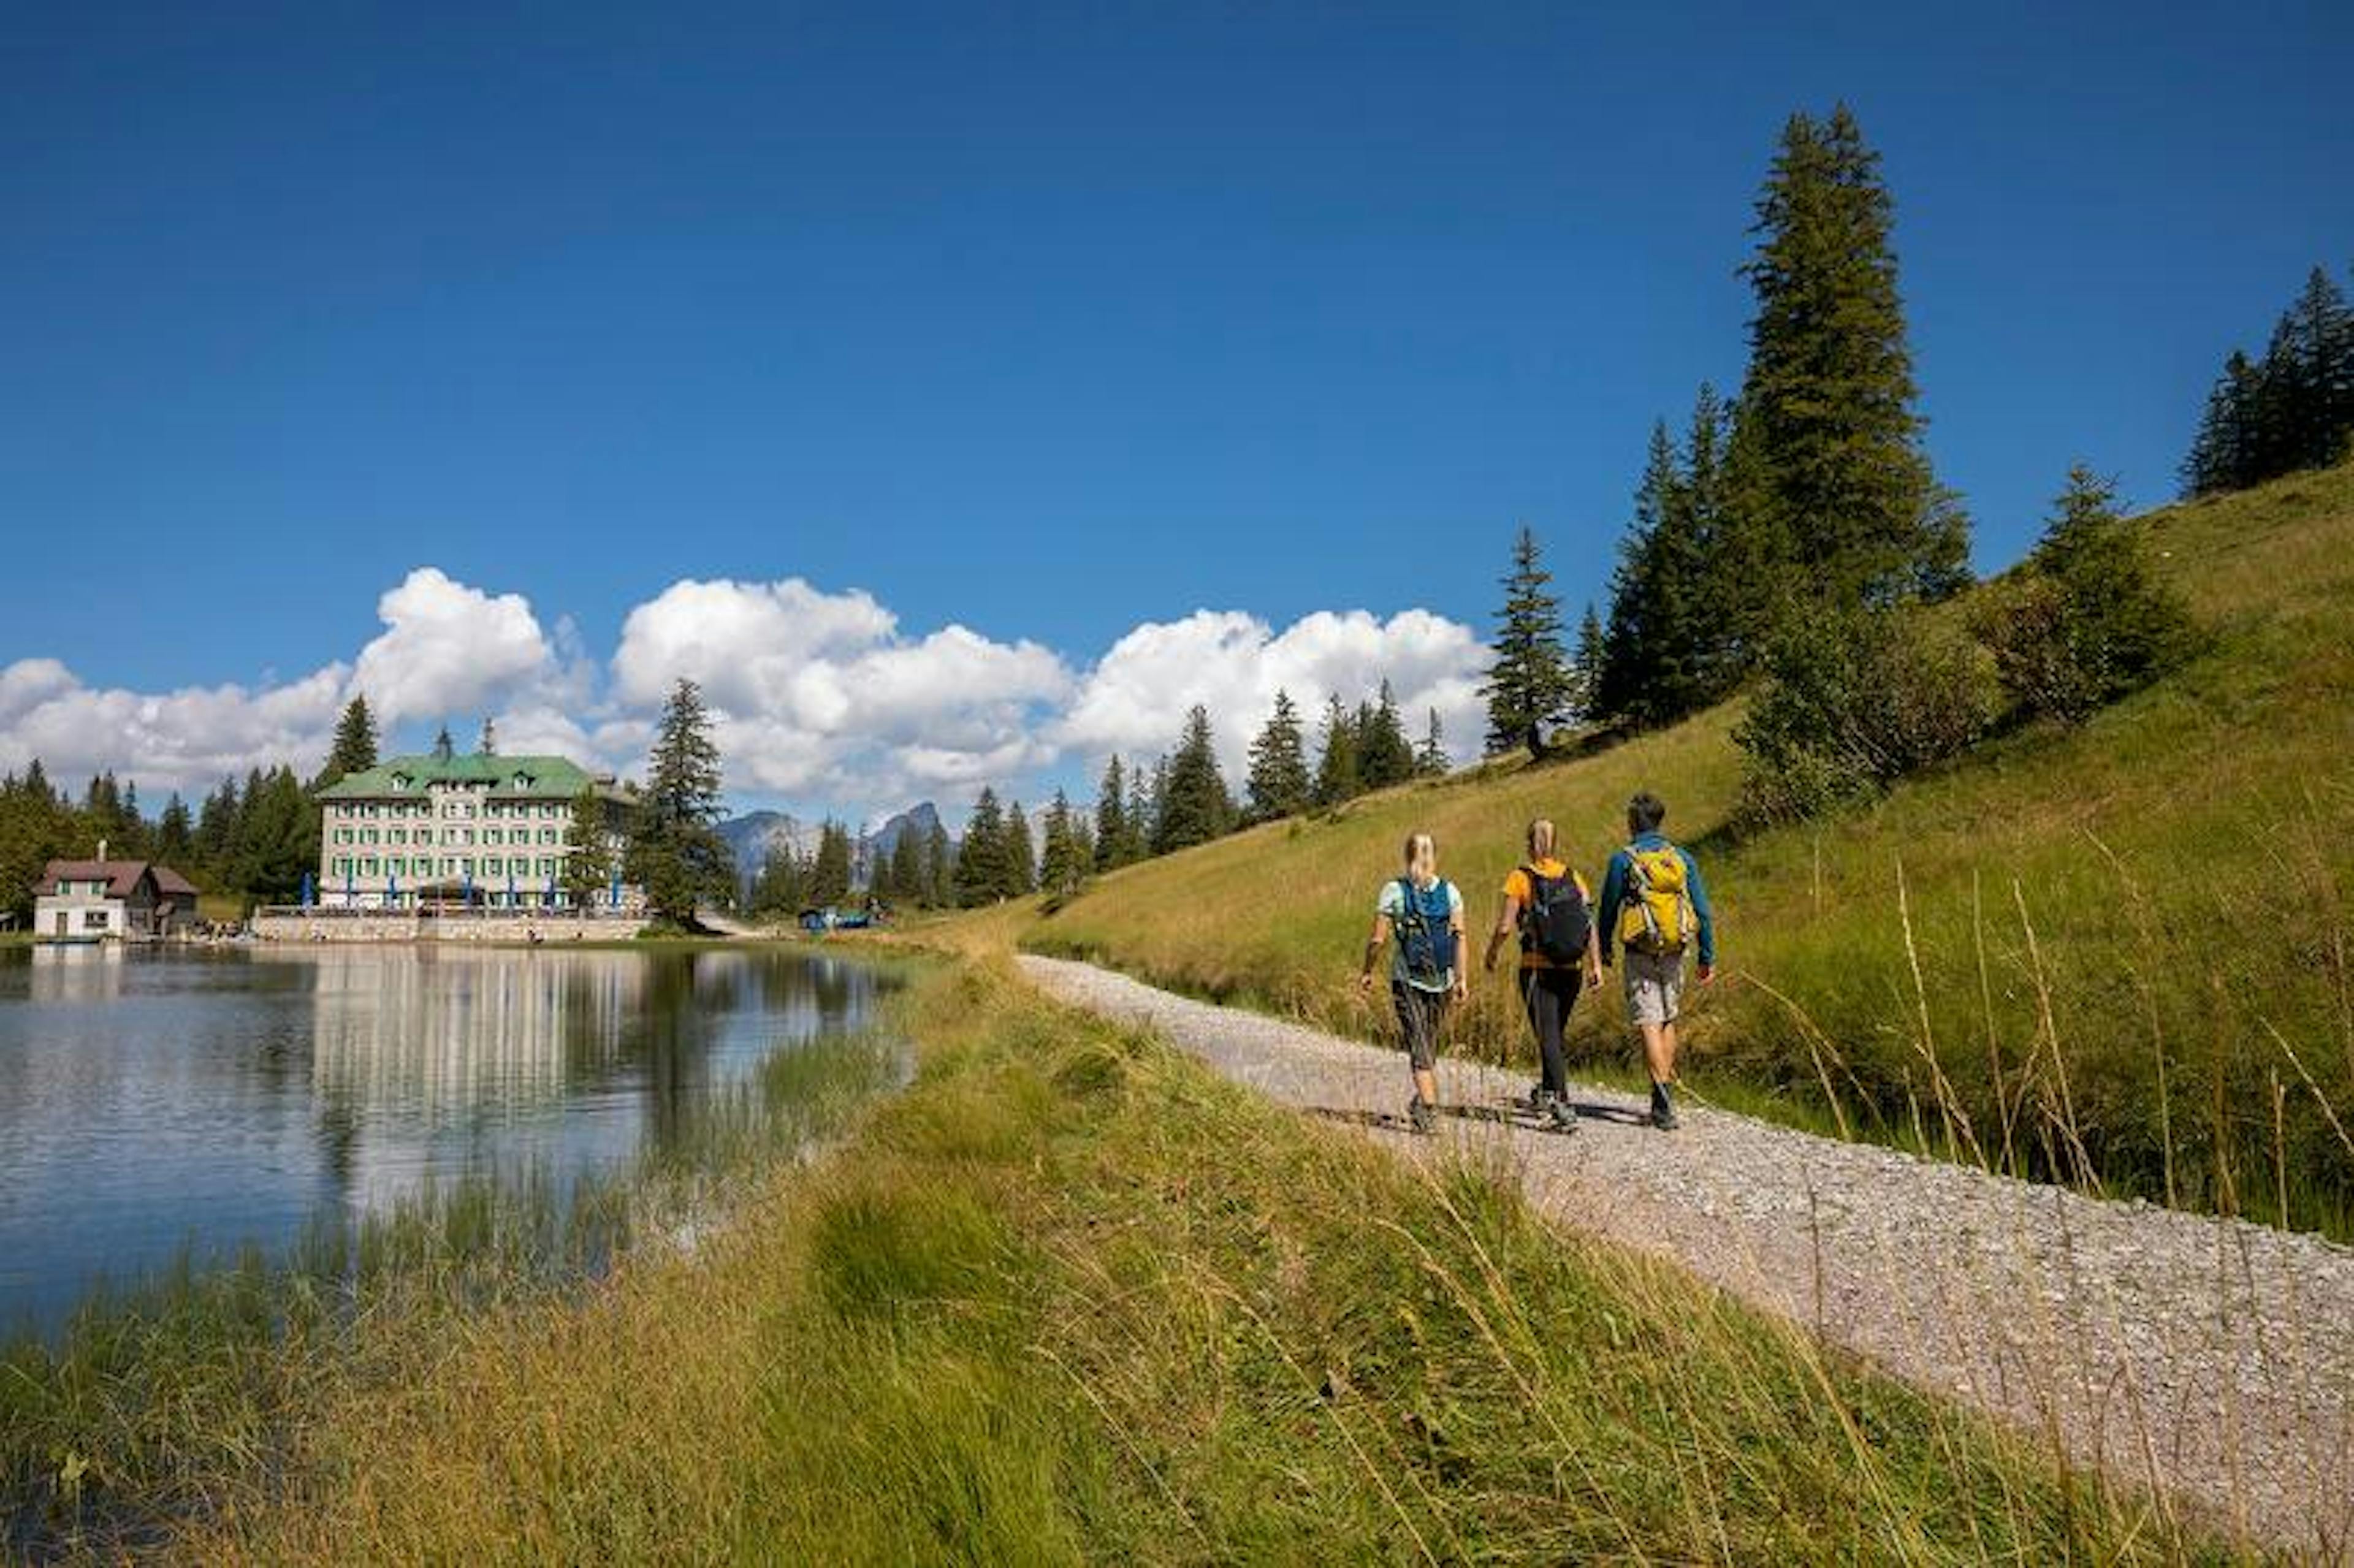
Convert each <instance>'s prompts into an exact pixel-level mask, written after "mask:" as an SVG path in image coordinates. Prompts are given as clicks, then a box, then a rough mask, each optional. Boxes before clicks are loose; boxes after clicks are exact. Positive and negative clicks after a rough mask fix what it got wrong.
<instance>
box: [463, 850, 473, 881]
mask: <svg viewBox="0 0 2354 1568" xmlns="http://www.w3.org/2000/svg"><path fill="white" fill-rule="evenodd" d="M463 864H464V869H465V873H466V874H467V875H468V876H472V875H473V874H474V857H473V856H472V855H468V856H467V857H466V859H465V861H464V863H463Z"/></svg>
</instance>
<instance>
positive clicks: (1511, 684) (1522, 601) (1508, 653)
mask: <svg viewBox="0 0 2354 1568" xmlns="http://www.w3.org/2000/svg"><path fill="white" fill-rule="evenodd" d="M1552 580H1553V574H1551V573H1550V572H1548V571H1546V570H1545V569H1544V567H1543V565H1542V564H1541V563H1540V560H1539V552H1538V549H1537V536H1536V535H1535V534H1533V533H1532V532H1531V531H1530V530H1529V529H1527V528H1522V530H1521V532H1520V537H1519V538H1518V539H1516V540H1515V541H1514V542H1513V545H1512V569H1511V572H1510V573H1509V574H1508V575H1507V576H1506V577H1504V579H1503V588H1504V605H1503V609H1502V610H1501V611H1500V613H1499V614H1498V616H1497V627H1496V662H1494V663H1493V664H1491V665H1490V666H1489V668H1488V683H1487V685H1486V686H1485V687H1484V688H1483V689H1482V694H1484V695H1485V696H1486V697H1487V699H1488V755H1489V756H1490V757H1495V756H1499V755H1500V754H1502V753H1504V752H1507V751H1511V750H1513V749H1514V748H1516V747H1527V748H1528V753H1529V755H1530V756H1531V757H1532V758H1542V757H1543V756H1544V751H1545V731H1546V730H1547V728H1548V727H1550V726H1553V725H1555V724H1558V723H1560V722H1561V720H1562V718H1563V716H1564V713H1565V711H1566V710H1567V708H1568V706H1569V697H1570V691H1569V662H1568V659H1567V658H1566V656H1565V655H1564V653H1563V652H1562V646H1561V605H1560V602H1559V601H1558V600H1556V599H1554V598H1553V594H1552V593H1551V592H1550V591H1549V590H1548V589H1547V588H1546V586H1545V585H1546V584H1548V583H1550V582H1551V581H1552Z"/></svg>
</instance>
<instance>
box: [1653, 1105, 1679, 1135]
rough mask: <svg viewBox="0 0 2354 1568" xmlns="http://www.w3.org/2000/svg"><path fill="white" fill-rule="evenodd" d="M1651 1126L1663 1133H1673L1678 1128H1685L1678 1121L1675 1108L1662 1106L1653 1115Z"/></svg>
mask: <svg viewBox="0 0 2354 1568" xmlns="http://www.w3.org/2000/svg"><path fill="white" fill-rule="evenodd" d="M1651 1125H1652V1126H1653V1127H1656V1128H1659V1130H1660V1131H1661V1132H1673V1131H1675V1129H1676V1128H1680V1127H1681V1126H1683V1123H1682V1122H1681V1121H1678V1120H1677V1119H1676V1107H1673V1106H1661V1107H1659V1109H1657V1110H1655V1111H1653V1112H1652V1113H1651Z"/></svg>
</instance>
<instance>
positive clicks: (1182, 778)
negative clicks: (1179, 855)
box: [1152, 703, 1235, 854]
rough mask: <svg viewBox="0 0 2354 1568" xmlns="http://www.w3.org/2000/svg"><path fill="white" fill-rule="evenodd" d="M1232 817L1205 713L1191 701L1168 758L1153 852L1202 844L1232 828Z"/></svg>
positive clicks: (1230, 804)
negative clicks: (1181, 730) (1178, 735)
mask: <svg viewBox="0 0 2354 1568" xmlns="http://www.w3.org/2000/svg"><path fill="white" fill-rule="evenodd" d="M1234 815H1235V807H1234V798H1233V797H1232V796H1230V795H1229V794H1227V793H1226V781H1225V778H1224V777H1223V776H1222V775H1221V774H1220V773H1219V771H1218V754H1217V747H1216V745H1215V743H1214V741H1213V740H1212V738H1211V735H1210V712H1209V710H1208V709H1207V708H1205V707H1204V706H1202V705H1200V704H1199V703H1196V704H1195V705H1193V710H1192V711H1191V712H1189V713H1188V714H1186V715H1185V732H1184V734H1183V735H1182V736H1181V737H1180V738H1179V740H1178V742H1177V749H1176V751H1175V752H1174V753H1172V755H1171V756H1170V758H1169V768H1168V776H1167V779H1166V782H1165V783H1164V784H1163V785H1162V788H1161V810H1159V811H1158V812H1157V813H1156V814H1155V815H1154V818H1153V829H1154V838H1153V841H1152V850H1153V853H1155V854H1167V853H1170V852H1172V850H1181V849H1184V848H1186V847H1188V846H1189V845H1193V844H1199V843H1207V842H1209V841H1210V840H1212V839H1214V838H1216V837H1218V836H1219V835H1220V834H1222V833H1224V832H1226V830H1227V829H1228V828H1230V827H1231V826H1233V823H1234Z"/></svg>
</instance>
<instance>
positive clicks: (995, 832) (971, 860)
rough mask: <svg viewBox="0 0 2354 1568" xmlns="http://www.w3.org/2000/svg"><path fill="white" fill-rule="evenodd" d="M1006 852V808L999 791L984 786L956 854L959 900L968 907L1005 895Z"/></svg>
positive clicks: (960, 903) (961, 904)
mask: <svg viewBox="0 0 2354 1568" xmlns="http://www.w3.org/2000/svg"><path fill="white" fill-rule="evenodd" d="M1008 874H1009V873H1008V870H1007V866H1006V853H1005V809H1004V808H1003V807H1002V806H1001V805H999V804H998V800H997V791H996V790H994V789H991V788H989V787H988V786H987V785H983V786H982V787H981V795H980V798H979V799H977V800H974V801H973V803H972V820H971V821H969V822H967V823H966V824H965V830H964V843H963V845H962V847H961V848H960V849H959V850H958V852H957V857H956V901H957V903H958V904H959V905H960V906H963V907H964V908H967V909H972V908H977V907H979V906H981V905H984V904H994V903H996V902H997V901H998V900H999V899H1000V898H1002V897H1004V896H1005V884H1006V881H1007V878H1008Z"/></svg>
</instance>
